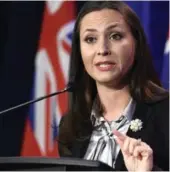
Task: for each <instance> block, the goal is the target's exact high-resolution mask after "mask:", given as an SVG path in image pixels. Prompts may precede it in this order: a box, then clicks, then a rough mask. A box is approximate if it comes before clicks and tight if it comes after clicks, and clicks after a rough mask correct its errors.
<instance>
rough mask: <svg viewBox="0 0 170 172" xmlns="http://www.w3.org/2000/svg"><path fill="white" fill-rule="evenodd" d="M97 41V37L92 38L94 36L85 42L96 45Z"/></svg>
mask: <svg viewBox="0 0 170 172" xmlns="http://www.w3.org/2000/svg"><path fill="white" fill-rule="evenodd" d="M96 40H97V39H96V38H95V37H92V36H90V37H87V38H85V41H86V42H87V43H89V44H93V43H95V42H96Z"/></svg>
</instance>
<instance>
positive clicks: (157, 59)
mask: <svg viewBox="0 0 170 172" xmlns="http://www.w3.org/2000/svg"><path fill="white" fill-rule="evenodd" d="M126 3H127V4H128V5H129V6H130V7H132V8H133V9H134V11H135V12H136V13H137V15H138V16H139V18H140V20H141V23H142V25H143V27H144V30H145V33H146V36H147V38H148V43H149V46H150V48H151V53H152V56H153V62H154V65H155V68H156V71H157V72H158V74H159V76H160V79H161V81H162V84H163V86H164V87H165V88H169V84H168V83H169V46H168V50H167V52H166V53H164V51H165V44H166V42H167V40H168V39H169V35H168V32H169V1H138V2H135V1H126Z"/></svg>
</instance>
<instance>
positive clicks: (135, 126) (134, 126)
mask: <svg viewBox="0 0 170 172" xmlns="http://www.w3.org/2000/svg"><path fill="white" fill-rule="evenodd" d="M142 124H143V123H142V121H141V120H140V119H134V120H132V121H131V122H130V129H131V130H132V131H134V132H136V131H139V130H141V129H142Z"/></svg>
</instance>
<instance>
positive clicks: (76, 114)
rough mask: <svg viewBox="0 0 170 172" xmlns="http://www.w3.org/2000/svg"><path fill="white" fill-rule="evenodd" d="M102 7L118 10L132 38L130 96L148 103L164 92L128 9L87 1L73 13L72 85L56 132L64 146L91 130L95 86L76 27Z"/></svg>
mask: <svg viewBox="0 0 170 172" xmlns="http://www.w3.org/2000/svg"><path fill="white" fill-rule="evenodd" d="M102 9H112V10H116V11H118V12H119V13H120V14H122V16H123V17H124V20H125V21H126V23H127V24H128V26H129V28H130V30H131V33H132V35H133V37H134V39H135V41H136V51H135V61H134V64H133V66H132V69H131V71H130V75H128V81H129V83H128V85H129V88H130V94H131V96H132V97H133V99H134V100H136V101H137V102H141V101H142V102H146V103H152V102H155V101H158V100H160V99H161V98H162V97H163V96H164V95H167V92H166V91H165V90H164V89H163V88H161V84H160V81H159V79H158V77H157V74H156V72H155V69H154V67H153V64H152V57H151V55H150V52H149V48H148V45H147V41H146V37H145V33H144V30H143V28H142V26H141V24H140V21H139V19H138V17H137V15H136V14H135V13H134V12H133V11H132V9H131V8H129V6H128V5H126V4H125V3H123V2H121V1H89V2H87V3H86V4H85V5H84V7H83V8H82V10H81V11H80V13H79V15H78V17H77V20H76V23H75V28H74V32H73V39H72V53H71V64H70V80H71V82H74V84H75V89H74V91H73V92H72V93H69V109H68V114H67V115H66V116H65V118H64V119H63V120H62V121H61V128H60V134H59V139H60V140H61V141H62V142H64V143H65V144H66V145H67V147H69V146H71V144H72V142H73V140H74V139H78V138H85V136H88V135H90V133H91V131H92V125H91V121H90V113H91V108H92V104H93V101H94V99H95V97H96V94H97V89H96V84H95V81H94V80H93V79H92V78H91V77H90V76H89V75H88V74H87V72H86V70H85V68H84V65H83V61H82V57H81V52H80V30H79V29H80V23H81V21H82V19H83V17H84V16H85V15H86V14H88V13H90V12H92V11H99V10H102ZM61 152H62V149H61V145H60V153H61Z"/></svg>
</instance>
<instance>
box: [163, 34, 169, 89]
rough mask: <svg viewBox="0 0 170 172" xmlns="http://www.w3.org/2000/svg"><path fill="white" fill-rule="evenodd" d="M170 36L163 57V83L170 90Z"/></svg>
mask: <svg viewBox="0 0 170 172" xmlns="http://www.w3.org/2000/svg"><path fill="white" fill-rule="evenodd" d="M169 51H170V44H169V36H168V39H167V41H166V43H165V51H164V56H163V65H162V76H161V81H162V84H163V86H164V88H165V89H167V90H169Z"/></svg>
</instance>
